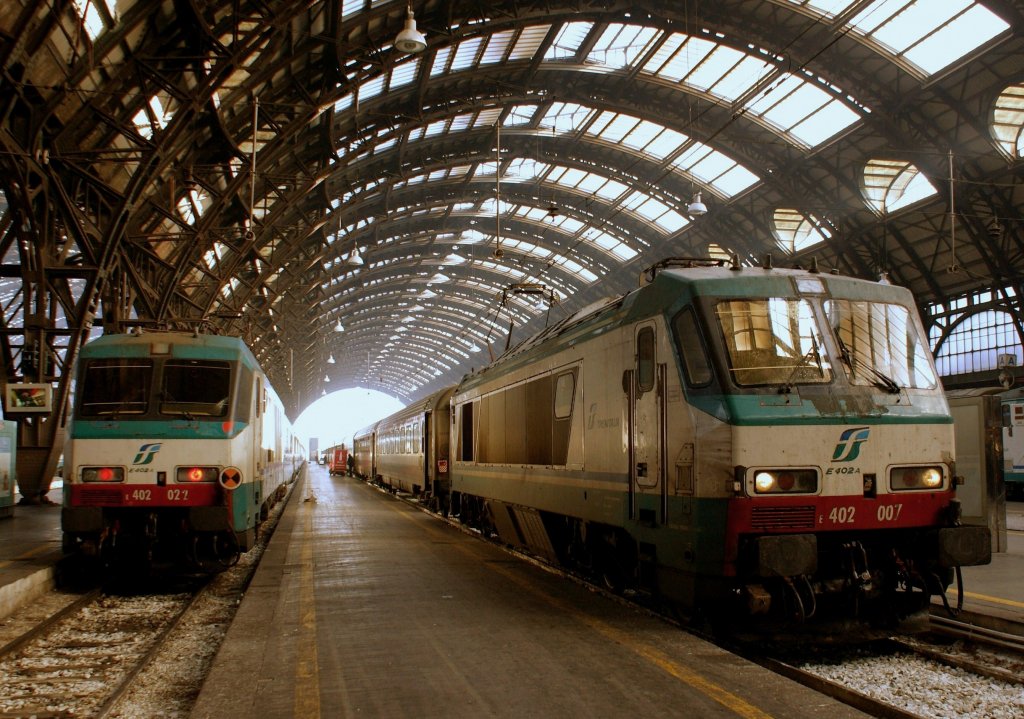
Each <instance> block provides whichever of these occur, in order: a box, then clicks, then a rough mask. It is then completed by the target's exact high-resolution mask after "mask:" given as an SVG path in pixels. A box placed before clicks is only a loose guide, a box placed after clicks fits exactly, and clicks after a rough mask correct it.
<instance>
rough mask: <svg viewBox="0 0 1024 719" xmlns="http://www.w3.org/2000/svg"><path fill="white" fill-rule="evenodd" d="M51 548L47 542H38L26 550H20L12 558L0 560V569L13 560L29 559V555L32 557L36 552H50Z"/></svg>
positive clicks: (9, 564)
mask: <svg viewBox="0 0 1024 719" xmlns="http://www.w3.org/2000/svg"><path fill="white" fill-rule="evenodd" d="M53 550H54V547H53V546H51V545H49V544H40V545H39V546H38V547H33V548H32V549H29V550H28V551H26V552H22V553H21V554H19V555H18V556H17V557H15V558H14V559H5V560H4V561H2V562H0V569H3V568H4V567H9V566H11V565H12V564H14V563H15V562H18V561H21V560H22V559H29V558H30V557H33V556H35V555H36V554H42V553H43V552H52V551H53Z"/></svg>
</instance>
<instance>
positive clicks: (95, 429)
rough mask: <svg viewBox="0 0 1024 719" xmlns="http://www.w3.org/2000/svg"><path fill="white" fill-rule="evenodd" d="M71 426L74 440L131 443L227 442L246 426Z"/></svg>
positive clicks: (100, 422) (104, 422)
mask: <svg viewBox="0 0 1024 719" xmlns="http://www.w3.org/2000/svg"><path fill="white" fill-rule="evenodd" d="M73 423H74V432H73V434H74V438H75V439H110V438H111V437H119V438H120V437H128V438H135V439H211V440H216V439H220V440H227V439H233V438H234V437H237V436H238V435H240V434H241V433H242V432H244V431H245V430H246V428H247V427H248V426H249V424H248V423H247V422H233V423H232V426H231V427H230V428H229V429H228V431H225V430H224V419H221V418H218V419H217V420H216V421H205V420H193V421H189V420H185V419H182V418H175V419H167V420H134V419H133V420H131V421H130V422H119V421H117V420H111V419H109V418H101V419H95V420H94V419H77V420H73Z"/></svg>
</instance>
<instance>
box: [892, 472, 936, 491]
mask: <svg viewBox="0 0 1024 719" xmlns="http://www.w3.org/2000/svg"><path fill="white" fill-rule="evenodd" d="M942 483H943V475H942V468H941V467H937V466H933V467H894V468H893V469H891V470H890V471H889V486H890V487H891V488H892V490H893V491H895V492H899V491H903V490H908V489H939V488H941V487H942Z"/></svg>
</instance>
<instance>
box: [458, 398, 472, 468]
mask: <svg viewBox="0 0 1024 719" xmlns="http://www.w3.org/2000/svg"><path fill="white" fill-rule="evenodd" d="M459 411H460V412H461V413H462V426H461V432H460V437H459V459H461V460H462V461H463V462H472V461H473V403H472V402H466V404H464V405H462V407H460V408H459Z"/></svg>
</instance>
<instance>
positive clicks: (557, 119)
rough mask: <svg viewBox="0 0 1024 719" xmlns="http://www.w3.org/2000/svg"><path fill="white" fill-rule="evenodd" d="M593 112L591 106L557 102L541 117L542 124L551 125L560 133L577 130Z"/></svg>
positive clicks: (543, 125)
mask: <svg viewBox="0 0 1024 719" xmlns="http://www.w3.org/2000/svg"><path fill="white" fill-rule="evenodd" d="M593 112H594V110H592V109H591V108H589V107H583V106H582V105H578V104H576V103H574V102H555V103H552V104H551V107H550V108H548V111H547V113H546V114H545V115H544V117H542V118H541V120H540V126H541V127H549V128H551V129H553V130H554V131H555V132H558V133H564V132H575V131H576V130H577V129H578V128H579V127H581V126H582V125H584V124H585V123H586V122H587V118H588V117H589V116H590V115H591V114H593Z"/></svg>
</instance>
